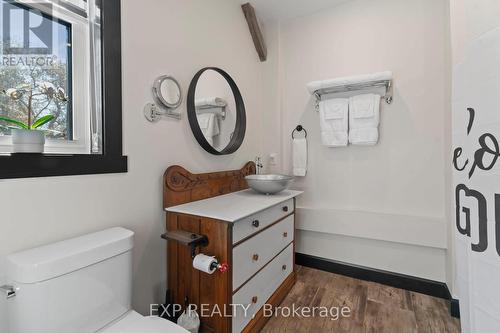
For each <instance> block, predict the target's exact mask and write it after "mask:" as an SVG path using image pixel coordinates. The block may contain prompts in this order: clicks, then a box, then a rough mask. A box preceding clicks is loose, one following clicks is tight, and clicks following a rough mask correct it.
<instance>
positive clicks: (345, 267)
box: [295, 253, 458, 313]
mask: <svg viewBox="0 0 500 333" xmlns="http://www.w3.org/2000/svg"><path fill="white" fill-rule="evenodd" d="M295 262H296V264H297V265H301V266H306V267H311V268H316V269H319V270H322V271H327V272H331V273H335V274H340V275H344V276H348V277H352V278H355V279H359V280H365V281H371V282H376V283H380V284H384V285H387V286H391V287H395V288H400V289H406V290H410V291H414V292H417V293H421V294H425V295H429V296H434V297H439V298H442V299H445V300H448V301H451V300H452V298H451V293H450V291H449V289H448V286H447V285H446V283H444V282H439V281H433V280H428V279H423V278H419V277H415V276H410V275H404V274H400V273H394V272H388V271H383V270H379V269H374V268H369V267H363V266H358V265H352V264H348V263H344V262H340V261H335V260H330V259H325V258H320V257H315V256H311V255H308V254H303V253H296V254H295ZM452 305H453V304H452ZM456 307H457V308H458V301H457V302H456ZM455 311H456V310H455ZM455 313H456V312H455Z"/></svg>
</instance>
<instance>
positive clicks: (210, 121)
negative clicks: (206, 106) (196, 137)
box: [197, 113, 219, 146]
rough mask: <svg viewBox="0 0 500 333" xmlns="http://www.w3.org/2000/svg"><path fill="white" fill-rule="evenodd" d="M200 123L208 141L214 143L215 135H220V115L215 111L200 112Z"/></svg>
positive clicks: (198, 116)
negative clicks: (214, 112)
mask: <svg viewBox="0 0 500 333" xmlns="http://www.w3.org/2000/svg"><path fill="white" fill-rule="evenodd" d="M197 118H198V124H199V126H200V129H201V132H202V133H203V135H204V136H205V139H206V140H207V141H208V143H209V144H210V145H211V146H213V145H214V137H215V136H217V135H219V122H218V117H217V116H216V115H215V114H213V113H203V114H198V115H197Z"/></svg>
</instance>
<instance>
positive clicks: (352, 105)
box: [349, 94, 380, 145]
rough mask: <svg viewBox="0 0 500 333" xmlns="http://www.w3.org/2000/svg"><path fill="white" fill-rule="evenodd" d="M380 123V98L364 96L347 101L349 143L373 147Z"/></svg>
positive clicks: (376, 140) (371, 95)
mask: <svg viewBox="0 0 500 333" xmlns="http://www.w3.org/2000/svg"><path fill="white" fill-rule="evenodd" d="M379 123H380V96H379V95H375V94H365V95H358V96H354V97H351V98H350V99H349V142H350V143H351V144H353V145H375V144H377V142H378V136H379V135H378V126H379Z"/></svg>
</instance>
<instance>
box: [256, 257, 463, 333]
mask: <svg viewBox="0 0 500 333" xmlns="http://www.w3.org/2000/svg"><path fill="white" fill-rule="evenodd" d="M296 271H297V283H296V284H295V286H294V287H293V288H292V290H291V291H290V293H289V294H288V295H287V297H286V298H285V299H284V300H283V302H282V304H281V305H280V306H282V307H286V306H288V307H291V306H293V305H294V304H295V306H305V305H307V306H311V307H315V306H316V307H319V306H326V307H333V306H335V307H341V306H349V307H350V309H351V311H352V315H351V316H350V317H347V318H339V319H338V320H331V319H330V318H321V317H319V316H316V317H315V318H291V317H288V318H285V317H282V316H278V317H273V318H271V319H270V320H269V321H268V323H267V325H266V326H265V327H264V328H263V329H262V332H265V333H281V332H283V333H285V332H318V333H321V332H335V333H459V332H460V322H459V320H458V319H455V318H452V317H451V316H450V314H449V312H448V308H447V304H446V301H444V300H442V299H440V298H435V297H431V296H427V295H424V294H419V293H414V292H410V291H407V290H402V289H397V288H392V287H387V286H384V285H381V284H378V283H373V282H366V281H361V280H357V279H352V278H349V277H345V276H341V275H337V274H333V273H327V272H323V271H319V270H315V269H311V268H307V267H302V266H297V269H296Z"/></svg>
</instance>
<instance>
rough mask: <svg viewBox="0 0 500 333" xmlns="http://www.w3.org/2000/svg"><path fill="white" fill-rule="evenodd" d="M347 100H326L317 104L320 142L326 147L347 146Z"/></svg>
mask: <svg viewBox="0 0 500 333" xmlns="http://www.w3.org/2000/svg"><path fill="white" fill-rule="evenodd" d="M348 111H349V100H348V99H347V98H336V99H327V100H325V101H321V102H319V114H320V127H321V141H322V142H323V144H324V145H325V146H327V147H342V146H347V141H348V135H347V130H348Z"/></svg>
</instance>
